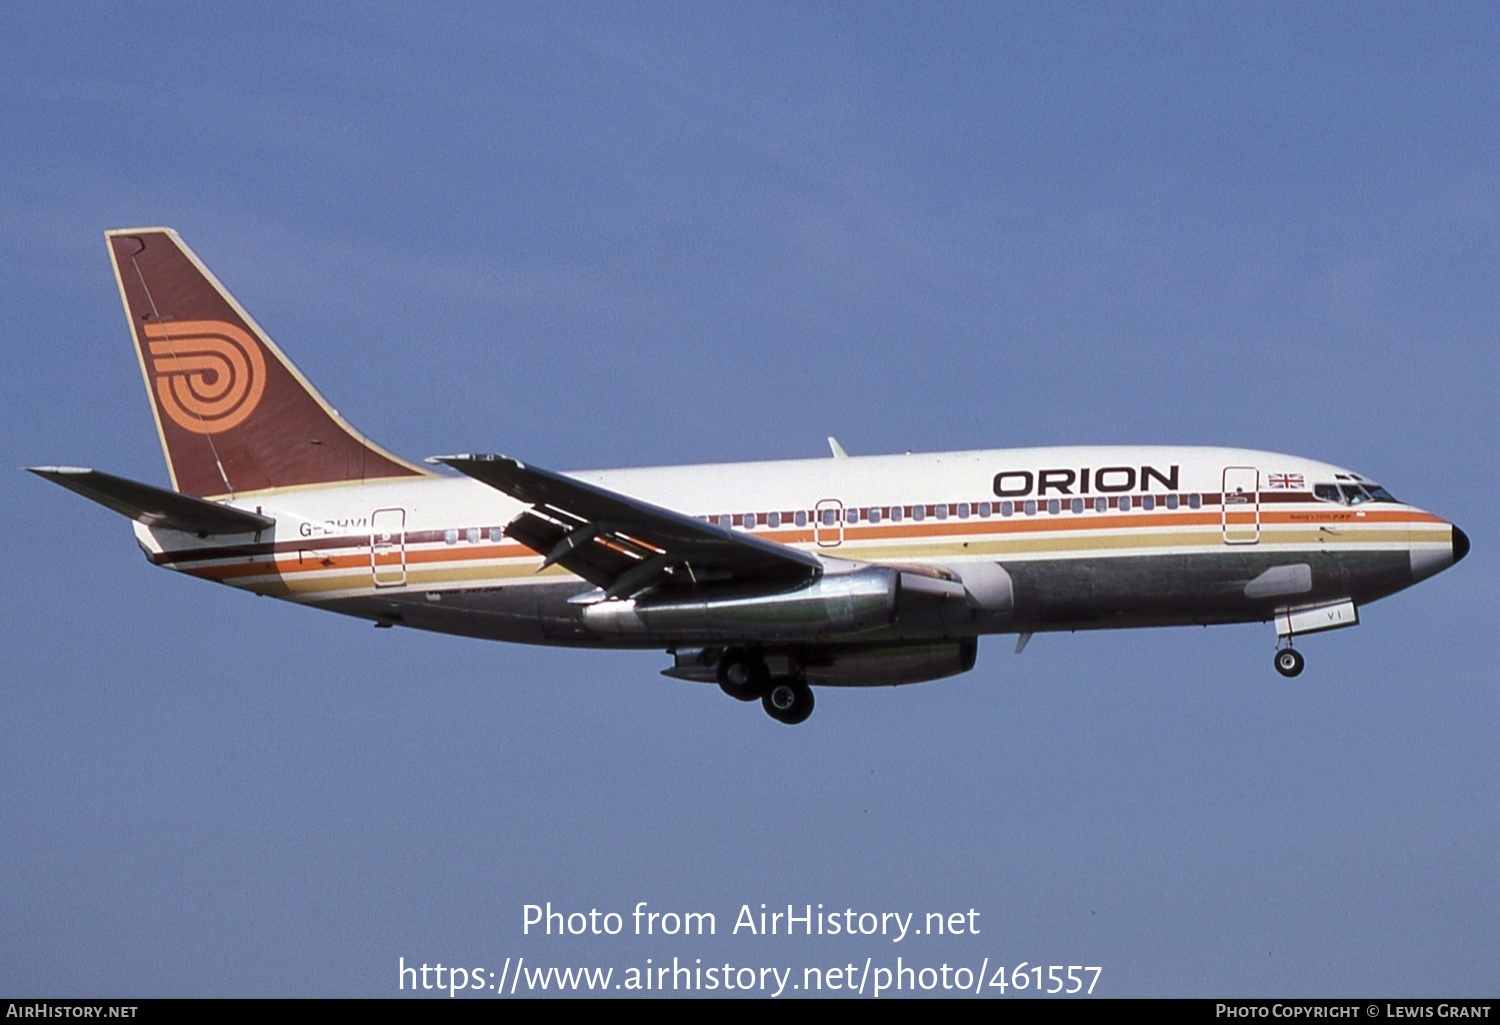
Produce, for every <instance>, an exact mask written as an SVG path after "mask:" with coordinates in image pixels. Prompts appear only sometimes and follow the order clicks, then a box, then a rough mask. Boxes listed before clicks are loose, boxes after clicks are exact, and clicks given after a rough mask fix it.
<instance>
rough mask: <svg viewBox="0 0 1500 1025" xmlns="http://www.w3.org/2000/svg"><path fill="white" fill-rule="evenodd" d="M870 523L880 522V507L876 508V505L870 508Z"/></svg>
mask: <svg viewBox="0 0 1500 1025" xmlns="http://www.w3.org/2000/svg"><path fill="white" fill-rule="evenodd" d="M870 522H871V523H879V522H880V506H878V505H872V506H870Z"/></svg>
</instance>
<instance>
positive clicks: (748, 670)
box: [718, 648, 814, 726]
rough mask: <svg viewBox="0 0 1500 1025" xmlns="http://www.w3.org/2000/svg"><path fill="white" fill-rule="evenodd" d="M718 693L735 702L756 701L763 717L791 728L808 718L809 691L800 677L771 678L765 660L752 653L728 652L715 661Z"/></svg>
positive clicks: (811, 704)
mask: <svg viewBox="0 0 1500 1025" xmlns="http://www.w3.org/2000/svg"><path fill="white" fill-rule="evenodd" d="M718 678H719V689H720V690H722V691H723V692H724V693H725V694H728V695H729V696H730V697H732V698H734V699H735V700H736V701H754V700H756V699H757V698H759V699H760V704H761V707H762V708H764V709H765V710H766V714H767V715H769V716H770V717H771V718H772V719H775V720H776V721H777V722H782V723H786V724H787V725H788V726H795V725H797V724H798V723H800V722H804V721H806V719H807V717H808V716H810V715H812V710H813V703H814V702H813V692H812V688H811V687H809V686H808V685H807V683H806V682H805V681H804V680H802V679H801V678H800V677H797V676H793V675H790V674H788V675H785V676H772V675H771V670H770V668H769V667H767V665H766V661H765V659H763V658H761V656H760V655H759V654H757V653H756V652H753V651H745V650H744V649H741V648H731V649H730V650H728V651H726V652H725V653H724V655H723V657H722V658H720V659H719V668H718Z"/></svg>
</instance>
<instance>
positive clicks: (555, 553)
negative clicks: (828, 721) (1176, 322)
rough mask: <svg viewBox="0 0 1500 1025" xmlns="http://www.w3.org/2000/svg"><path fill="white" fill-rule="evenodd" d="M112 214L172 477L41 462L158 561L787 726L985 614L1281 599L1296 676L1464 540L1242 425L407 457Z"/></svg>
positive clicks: (1073, 621)
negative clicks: (107, 512)
mask: <svg viewBox="0 0 1500 1025" xmlns="http://www.w3.org/2000/svg"><path fill="white" fill-rule="evenodd" d="M105 239H106V242H107V245H108V249H109V254H110V258H111V261H112V263H113V266H114V272H115V280H116V283H117V285H118V286H119V290H120V296H121V299H122V301H123V303H124V307H125V312H126V317H127V319H128V321H129V324H130V330H131V335H132V338H133V340H134V342H135V346H136V355H137V357H138V359H139V362H140V368H141V374H142V377H143V378H144V381H145V385H146V391H147V395H148V397H149V399H150V403H151V408H152V412H153V415H154V416H155V420H156V427H157V432H158V435H159V438H160V441H161V446H162V451H163V454H164V455H165V457H166V462H167V471H168V473H169V475H170V478H171V485H172V486H171V489H170V490H168V489H165V488H161V487H157V486H155V485H151V484H145V483H140V482H137V481H133V480H129V479H126V478H123V477H117V476H114V475H111V474H107V473H103V472H100V471H97V470H93V469H88V468H82V467H66V466H52V467H31V468H29V469H30V470H31V472H32V473H35V474H37V475H38V476H41V477H44V478H46V479H47V480H50V481H53V482H54V483H57V484H59V485H61V486H62V487H65V488H67V489H69V490H71V491H74V492H77V493H78V494H80V495H82V496H84V497H85V498H88V499H91V500H93V501H95V502H97V503H99V504H101V505H103V506H105V507H107V508H109V509H111V510H113V511H115V512H117V513H121V514H123V515H124V516H126V517H128V518H130V519H131V520H132V521H133V523H134V530H135V536H136V540H137V541H138V543H139V544H140V547H141V549H142V550H143V551H144V552H145V554H146V557H147V559H148V560H149V561H150V562H151V563H153V564H154V565H157V566H163V567H166V568H168V569H172V570H176V571H178V572H182V573H186V574H188V575H190V576H195V577H200V578H203V579H205V580H212V581H217V582H218V583H221V584H227V585H228V586H231V587H236V588H241V589H244V590H247V591H251V592H253V593H256V594H261V595H270V596H272V597H276V598H282V599H286V600H288V601H292V602H296V603H299V604H304V605H311V606H314V607H316V608H322V609H327V610H329V611H333V612H338V613H343V614H345V615H350V616H356V617H360V618H363V619H367V620H372V621H374V624H375V626H377V627H396V626H402V627H410V628H415V629H420V630H432V631H438V632H442V633H449V634H459V635H464V636H470V637H479V638H488V639H493V640H502V641H515V642H522V643H531V644H547V645H571V646H576V647H592V648H636V649H642V648H644V649H658V650H665V651H666V652H667V654H668V655H670V656H671V657H672V660H673V661H672V664H671V665H670V666H668V667H667V668H666V669H664V670H663V672H664V673H665V674H666V675H668V676H671V677H676V678H679V679H682V680H688V681H695V682H700V683H707V684H717V685H718V686H719V687H720V688H721V689H722V690H723V691H724V692H725V693H726V694H727V695H729V696H730V697H732V698H735V699H738V700H740V701H745V702H755V701H758V702H760V704H761V705H762V707H763V708H764V709H765V711H766V712H767V713H768V714H769V715H770V716H771V717H772V718H773V719H775V720H777V721H779V722H782V723H787V724H796V723H800V722H802V721H804V720H805V719H806V718H807V717H808V715H809V714H811V712H812V709H813V704H814V698H813V687H816V686H848V687H861V686H864V687H868V686H885V685H898V684H908V683H917V682H922V681H927V680H937V679H942V678H944V677H949V676H954V675H957V674H960V673H964V672H967V671H968V670H970V669H972V668H973V666H974V662H975V656H976V653H977V650H978V638H979V637H980V636H982V635H986V634H1014V635H1016V636H1017V638H1018V640H1017V644H1016V649H1015V650H1016V651H1017V653H1019V652H1020V651H1021V650H1022V649H1023V648H1024V647H1025V646H1026V643H1027V641H1028V640H1030V638H1031V637H1032V635H1033V634H1036V633H1040V632H1047V631H1065V630H1066V631H1073V630H1087V629H1109V628H1124V627H1149V626H1170V625H1196V624H1202V625H1208V624H1219V623H1241V622H1272V623H1274V624H1275V629H1276V636H1277V646H1276V651H1275V662H1274V664H1275V668H1276V669H1277V671H1279V672H1280V673H1281V674H1282V675H1283V676H1286V677H1294V676H1296V675H1298V674H1299V673H1300V672H1302V669H1303V665H1304V660H1303V656H1302V653H1301V652H1300V651H1299V650H1297V649H1296V648H1294V647H1293V640H1294V638H1297V637H1301V636H1302V635H1304V634H1310V633H1315V632H1319V631H1323V630H1331V629H1337V628H1341V627H1349V626H1353V625H1355V624H1356V623H1358V622H1359V609H1360V608H1361V607H1362V606H1363V605H1366V604H1368V603H1369V602H1372V601H1375V600H1376V599H1379V598H1383V597H1385V596H1386V595H1389V594H1393V593H1395V592H1396V591H1400V590H1402V589H1403V588H1406V587H1409V586H1410V585H1412V584H1414V583H1416V582H1417V581H1420V580H1423V579H1425V578H1427V577H1430V576H1432V575H1433V574H1435V573H1437V572H1439V571H1441V570H1443V569H1446V568H1447V567H1449V566H1451V565H1453V564H1454V563H1456V562H1458V561H1459V560H1461V559H1463V557H1464V556H1465V555H1466V554H1467V553H1468V551H1469V539H1468V537H1467V536H1466V535H1465V534H1464V532H1463V531H1462V530H1460V529H1459V528H1458V527H1456V526H1454V525H1453V524H1451V523H1449V522H1447V521H1446V520H1444V519H1442V518H1440V517H1438V516H1435V515H1433V514H1432V513H1428V512H1424V511H1422V510H1420V509H1418V508H1416V507H1414V506H1411V505H1408V504H1406V503H1405V502H1401V501H1398V500H1397V499H1396V498H1395V497H1393V496H1392V495H1391V493H1390V492H1389V491H1387V490H1386V489H1385V488H1383V487H1381V486H1380V485H1379V484H1377V483H1376V482H1375V481H1373V480H1371V479H1370V478H1368V477H1364V476H1361V475H1360V474H1358V473H1354V472H1353V471H1350V470H1346V469H1343V468H1341V467H1337V466H1332V465H1330V464H1327V463H1322V462H1318V461H1315V460H1311V459H1306V458H1301V457H1297V456H1289V455H1281V454H1278V453H1272V452H1260V451H1253V450H1248V449H1233V448H1205V447H1167V446H1156V447H1122V446H1111V447H1070V448H1030V449H997V450H984V451H965V452H944V453H938V454H917V455H912V454H905V455H877V456H849V455H847V454H846V453H845V452H844V450H843V448H842V446H841V445H839V443H838V442H837V440H835V439H833V438H830V439H829V444H830V447H831V450H832V458H827V459H807V460H790V461H776V462H756V463H734V464H714V465H701V466H675V467H657V468H644V469H615V470H591V471H586V472H578V473H567V474H563V473H556V472H553V471H551V470H547V469H543V468H541V467H538V466H534V465H532V464H530V463H527V462H523V461H522V460H520V459H516V458H513V457H510V456H505V455H494V454H461V455H443V456H435V457H432V458H430V459H428V460H426V461H425V463H424V464H418V463H414V462H410V461H408V460H406V459H403V458H401V457H400V456H397V455H395V454H393V453H392V452H390V451H388V450H386V449H385V448H382V447H381V446H379V445H377V444H376V443H375V442H373V441H371V440H369V439H368V438H366V437H365V436H364V435H363V434H361V433H360V432H359V431H357V430H356V429H355V428H354V427H353V426H352V425H350V424H349V423H348V422H347V421H346V420H344V418H343V417H341V416H340V415H339V414H338V413H337V412H336V411H335V410H334V409H333V407H332V406H330V405H329V404H328V403H327V401H325V400H324V398H323V397H322V395H321V394H319V392H318V391H317V390H316V389H315V388H314V387H313V385H312V384H311V383H310V382H309V381H308V380H307V379H306V378H305V377H303V376H302V374H301V373H300V372H299V371H298V370H297V368H296V367H295V366H293V365H292V363H291V361H290V360H288V359H287V358H286V356H285V355H283V353H282V351H281V349H280V348H278V347H277V346H276V344H275V343H274V342H272V340H271V339H270V337H269V336H268V335H267V334H266V332H265V331H263V330H262V329H261V328H260V326H259V325H258V324H256V322H255V321H254V320H253V319H252V318H251V316H250V315H249V314H248V313H247V312H246V311H245V310H244V309H243V308H242V307H241V306H240V304H239V303H238V302H236V301H235V299H234V297H233V296H231V295H230V293H229V292H228V291H227V290H226V289H225V288H224V286H223V285H221V284H220V283H219V281H218V279H216V278H215V277H214V276H213V274H212V273H210V272H209V270H208V269H207V268H206V267H205V266H204V265H203V263H202V262H201V261H200V260H199V259H198V257H197V256H196V255H195V254H194V253H193V252H192V250H190V249H189V248H188V247H187V245H186V244H184V243H183V241H182V240H181V239H180V238H179V237H178V235H177V233H176V232H174V231H173V230H171V229H170V228H130V229H122V230H116V231H109V232H106V233H105ZM434 467H443V468H445V471H446V472H445V471H440V470H437V469H434ZM455 471H456V472H455Z"/></svg>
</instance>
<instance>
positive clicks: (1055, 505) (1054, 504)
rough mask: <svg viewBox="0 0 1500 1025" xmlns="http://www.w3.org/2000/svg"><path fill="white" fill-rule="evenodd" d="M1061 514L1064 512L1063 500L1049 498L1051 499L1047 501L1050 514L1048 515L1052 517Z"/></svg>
mask: <svg viewBox="0 0 1500 1025" xmlns="http://www.w3.org/2000/svg"><path fill="white" fill-rule="evenodd" d="M1060 512H1062V499H1059V498H1049V499H1047V513H1048V515H1050V516H1056V515H1057V514H1058V513H1060Z"/></svg>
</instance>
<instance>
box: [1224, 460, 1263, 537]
mask: <svg viewBox="0 0 1500 1025" xmlns="http://www.w3.org/2000/svg"><path fill="white" fill-rule="evenodd" d="M1219 522H1220V524H1221V526H1222V527H1223V530H1224V543H1225V544H1226V545H1253V544H1255V543H1256V542H1257V541H1259V540H1260V471H1259V470H1258V469H1256V468H1255V467H1253V466H1226V467H1224V493H1223V498H1222V500H1221V503H1220V505H1219Z"/></svg>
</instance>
